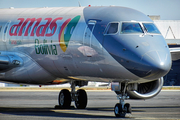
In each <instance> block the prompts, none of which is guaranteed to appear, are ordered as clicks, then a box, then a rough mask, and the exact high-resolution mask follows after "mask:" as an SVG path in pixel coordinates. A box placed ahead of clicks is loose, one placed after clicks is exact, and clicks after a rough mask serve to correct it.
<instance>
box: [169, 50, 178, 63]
mask: <svg viewBox="0 0 180 120" xmlns="http://www.w3.org/2000/svg"><path fill="white" fill-rule="evenodd" d="M169 50H170V52H171V57H172V60H173V61H176V60H179V59H180V47H175V48H169Z"/></svg>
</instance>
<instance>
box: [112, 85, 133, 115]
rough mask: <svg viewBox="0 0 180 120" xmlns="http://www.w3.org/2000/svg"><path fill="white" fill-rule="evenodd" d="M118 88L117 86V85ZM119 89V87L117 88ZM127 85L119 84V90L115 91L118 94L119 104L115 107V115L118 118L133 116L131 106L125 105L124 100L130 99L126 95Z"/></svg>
mask: <svg viewBox="0 0 180 120" xmlns="http://www.w3.org/2000/svg"><path fill="white" fill-rule="evenodd" d="M115 86H117V84H116V85H115ZM116 88H117V87H116ZM126 89H127V84H126V83H119V84H118V89H113V88H112V90H113V91H115V92H116V94H117V98H118V99H119V103H117V104H116V105H115V107H114V114H115V116H116V117H125V116H126V115H127V114H128V115H130V116H131V106H130V104H129V103H125V102H124V100H125V99H128V98H129V96H127V94H126Z"/></svg>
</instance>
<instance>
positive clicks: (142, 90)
mask: <svg viewBox="0 0 180 120" xmlns="http://www.w3.org/2000/svg"><path fill="white" fill-rule="evenodd" d="M163 83H164V80H163V77H161V78H159V79H158V80H155V81H151V82H147V83H141V84H137V89H136V90H131V87H130V86H128V89H127V94H128V96H129V97H130V99H148V98H152V97H155V96H156V95H157V94H158V93H159V92H160V91H161V89H162V87H163Z"/></svg>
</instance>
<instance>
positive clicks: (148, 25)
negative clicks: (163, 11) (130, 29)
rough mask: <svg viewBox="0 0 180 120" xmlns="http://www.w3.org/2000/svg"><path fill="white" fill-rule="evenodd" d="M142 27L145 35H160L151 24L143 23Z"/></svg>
mask: <svg viewBox="0 0 180 120" xmlns="http://www.w3.org/2000/svg"><path fill="white" fill-rule="evenodd" d="M143 25H144V28H145V30H146V31H147V33H155V34H160V32H159V30H158V29H157V27H156V26H155V25H154V24H153V23H143Z"/></svg>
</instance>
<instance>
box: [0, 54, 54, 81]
mask: <svg viewBox="0 0 180 120" xmlns="http://www.w3.org/2000/svg"><path fill="white" fill-rule="evenodd" d="M5 54H6V55H5ZM7 69H8V71H6V70H7ZM0 70H2V71H0V80H1V81H6V82H8V81H9V82H15V83H20V84H22V83H25V84H51V82H52V81H53V80H55V79H56V77H55V76H53V75H52V74H51V73H49V72H48V71H46V70H45V69H44V68H43V67H42V66H40V65H39V64H38V63H37V62H36V61H34V60H33V59H32V58H31V57H30V56H28V55H26V54H22V53H17V52H1V55H0Z"/></svg>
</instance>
